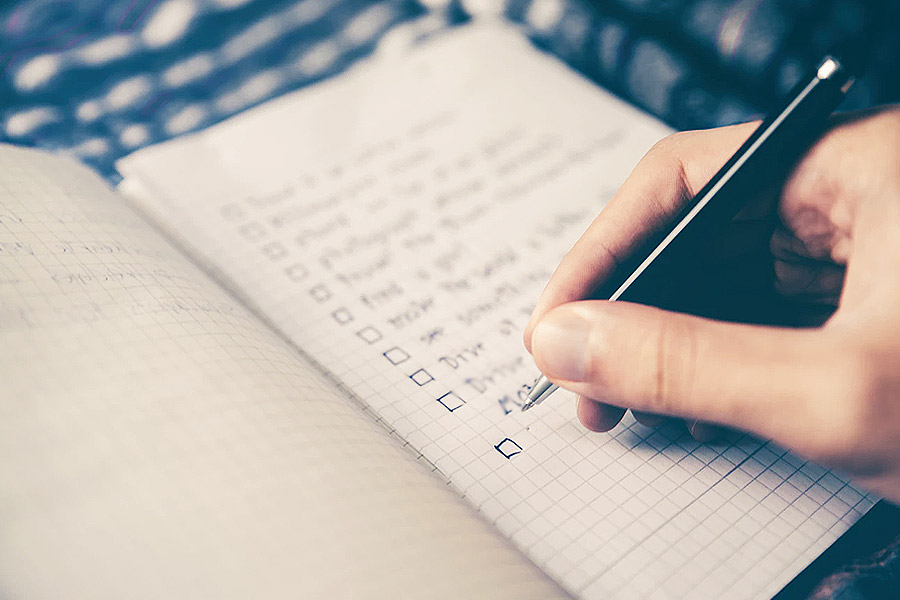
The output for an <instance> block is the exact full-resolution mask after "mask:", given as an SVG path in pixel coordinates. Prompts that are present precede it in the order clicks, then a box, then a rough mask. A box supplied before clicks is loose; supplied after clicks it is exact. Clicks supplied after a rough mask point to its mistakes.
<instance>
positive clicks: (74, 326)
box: [0, 146, 563, 600]
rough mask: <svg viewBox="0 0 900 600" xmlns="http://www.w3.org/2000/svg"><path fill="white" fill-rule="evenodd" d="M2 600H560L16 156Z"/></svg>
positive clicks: (149, 234) (334, 402)
mask: <svg viewBox="0 0 900 600" xmlns="http://www.w3.org/2000/svg"><path fill="white" fill-rule="evenodd" d="M0 523H2V531H3V533H2V535H0V596H2V597H3V598H23V599H30V598H68V599H81V598H85V599H91V600H94V599H117V600H118V599H121V598H130V599H139V598H185V599H188V598H190V599H200V598H209V599H216V600H219V599H223V598H383V599H385V600H387V599H390V598H406V597H415V598H425V597H427V598H444V599H447V600H450V599H456V598H472V597H477V596H479V595H481V594H482V593H483V590H485V589H490V590H491V597H493V598H497V597H502V598H508V599H510V600H512V599H515V600H518V599H519V598H523V597H529V598H533V599H535V600H538V599H543V598H547V597H551V598H560V597H562V596H563V594H562V592H561V591H560V590H559V589H558V588H557V587H556V586H555V585H554V584H553V583H552V582H551V581H550V580H549V579H548V578H546V577H545V576H544V575H543V574H542V573H540V571H539V570H538V569H537V568H535V567H534V566H533V565H531V564H529V563H528V561H527V560H526V559H525V557H523V556H522V555H521V554H520V553H518V552H516V551H515V550H514V549H513V548H512V547H511V546H510V545H509V544H508V543H507V541H506V540H504V539H503V538H502V537H501V536H499V535H497V534H496V532H493V531H492V530H491V529H490V528H489V527H488V526H487V524H485V523H483V522H481V520H480V519H478V518H477V516H476V515H475V514H474V513H473V512H472V511H470V510H469V509H468V507H466V506H465V505H464V504H463V502H461V501H460V500H459V498H457V497H456V496H454V495H453V494H452V493H450V492H448V491H447V490H446V489H445V486H443V485H442V484H441V483H440V482H439V481H437V480H435V478H434V477H432V476H431V475H430V474H429V473H428V472H427V471H425V469H423V468H421V465H418V464H416V462H415V461H414V460H413V459H412V457H410V456H409V455H408V454H407V453H406V452H404V451H403V450H401V449H400V445H399V444H398V443H397V440H394V439H392V438H391V437H390V436H389V435H388V434H387V432H385V431H383V430H382V429H381V428H379V427H378V426H376V425H375V424H374V423H373V422H372V420H371V419H370V418H369V416H368V415H364V414H362V412H361V410H360V409H359V407H358V406H356V405H354V404H353V403H352V402H350V401H349V400H348V399H347V398H346V397H345V396H342V395H340V394H338V393H336V390H335V389H334V387H333V386H332V385H331V384H330V382H328V381H327V380H325V378H324V377H322V376H321V374H320V373H318V372H317V371H315V370H313V369H312V368H311V367H310V365H308V364H306V363H304V362H303V361H302V360H301V359H300V357H299V356H298V355H297V353H296V352H295V351H294V349H293V348H292V347H291V346H290V345H289V344H287V343H285V341H284V340H283V339H281V338H280V337H279V336H277V335H276V334H275V333H274V332H273V331H271V330H270V329H268V328H267V327H266V326H265V325H264V324H263V323H261V322H260V321H259V320H258V319H257V318H256V317H254V316H253V315H252V314H250V313H249V312H248V311H247V310H246V309H244V308H243V307H242V306H240V305H239V304H238V303H237V302H235V301H234V299H233V298H231V297H229V296H228V294H226V293H225V291H224V290H222V289H221V288H219V287H218V286H216V285H215V284H214V283H213V282H212V281H211V280H210V279H209V278H208V277H207V276H206V275H205V274H204V273H203V272H202V271H200V270H199V269H197V268H196V267H194V266H193V265H191V264H190V263H189V262H188V261H187V260H186V259H185V258H184V257H183V256H182V255H180V254H179V253H178V252H177V251H176V250H175V249H174V248H172V247H171V246H170V245H169V244H167V243H166V242H165V240H163V239H162V238H161V237H160V236H159V235H158V233H157V232H155V231H154V230H153V229H152V228H151V227H150V226H149V225H148V224H147V223H146V222H144V221H142V220H141V219H139V218H138V217H137V216H136V215H135V214H134V212H132V211H131V210H128V209H127V207H125V206H123V204H122V200H121V198H119V197H117V196H116V195H115V194H113V193H112V191H111V190H110V189H109V188H108V187H107V186H105V185H104V184H103V182H102V181H101V180H100V179H99V177H98V176H97V175H94V174H92V173H91V172H90V171H88V169H87V168H85V167H83V166H80V165H78V164H76V163H74V162H73V161H71V160H68V159H62V158H58V157H51V156H47V155H45V154H42V153H38V152H36V151H33V150H21V149H12V148H10V147H7V146H0Z"/></svg>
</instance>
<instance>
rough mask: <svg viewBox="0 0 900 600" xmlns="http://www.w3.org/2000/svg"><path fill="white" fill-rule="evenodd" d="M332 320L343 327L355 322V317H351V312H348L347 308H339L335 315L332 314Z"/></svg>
mask: <svg viewBox="0 0 900 600" xmlns="http://www.w3.org/2000/svg"><path fill="white" fill-rule="evenodd" d="M331 318H333V319H334V320H335V321H337V322H338V323H340V324H341V325H344V324H346V323H349V322H350V321H352V320H353V315H351V314H350V311H349V310H347V309H346V308H339V309H337V310H336V311H334V312H333V313H331Z"/></svg>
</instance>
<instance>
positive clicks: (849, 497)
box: [120, 24, 872, 599]
mask: <svg viewBox="0 0 900 600" xmlns="http://www.w3.org/2000/svg"><path fill="white" fill-rule="evenodd" d="M666 133H667V130H666V129H665V128H664V127H663V126H661V125H660V124H658V123H657V122H656V121H654V120H652V119H651V118H649V117H647V116H645V115H643V114H641V113H639V112H637V111H636V110H634V109H632V108H630V107H628V106H627V105H626V104H625V103H623V102H621V101H618V100H616V99H614V98H613V97H611V96H610V95H608V94H606V93H604V92H602V91H600V90H598V89H597V88H595V87H594V86H592V85H591V84H589V83H588V82H586V81H584V80H582V79H580V78H579V77H577V76H576V75H574V74H573V73H571V72H570V71H568V70H567V69H566V68H565V67H563V66H562V65H561V64H559V63H557V62H555V61H554V60H552V59H550V58H548V57H545V56H543V55H542V54H540V53H539V52H538V51H537V50H535V49H533V48H532V47H530V46H529V45H528V44H527V42H526V41H525V40H524V38H522V37H520V36H519V35H518V34H516V33H514V32H511V31H509V30H506V29H502V28H500V27H499V26H493V25H479V24H476V25H471V26H467V27H465V28H462V29H460V30H457V31H456V32H453V33H449V34H447V35H445V36H444V37H442V38H439V39H437V40H434V41H431V42H428V43H427V45H424V46H419V47H416V48H415V49H414V50H411V51H409V53H408V54H398V53H394V54H390V55H381V56H379V57H378V58H377V59H375V60H374V61H372V62H371V63H370V64H369V65H366V66H364V67H362V68H359V69H357V70H356V71H353V72H350V73H348V74H346V75H344V76H342V77H341V78H338V79H337V80H334V81H331V82H328V83H325V84H322V85H320V86H318V87H315V88H313V89H310V90H307V91H303V92H299V93H297V94H294V95H291V96H288V97H286V98H283V99H280V100H278V101H275V102H272V103H269V104H266V105H264V106H262V107H260V108H258V109H255V110H253V111H251V112H249V113H248V114H246V115H243V116H240V117H237V118H235V119H232V120H230V121H227V122H225V123H224V124H221V125H219V126H216V127H213V128H212V129H210V130H208V131H206V132H203V133H201V134H198V135H195V136H192V137H188V138H185V139H183V140H179V141H175V142H171V143H169V144H164V145H162V146H159V147H154V148H150V149H147V150H145V151H141V152H139V153H137V154H136V155H134V156H132V157H130V158H127V159H125V160H124V161H123V162H122V163H121V164H120V170H121V172H122V173H123V174H124V175H125V189H129V186H132V187H131V189H132V190H134V193H135V195H137V196H141V197H143V198H144V199H145V200H144V204H145V206H148V207H149V208H150V209H152V210H153V211H154V212H155V213H156V214H157V215H158V216H159V218H160V219H161V220H162V221H163V222H164V223H166V226H167V227H169V228H171V229H172V230H173V231H176V232H177V234H178V235H179V236H180V238H181V239H183V240H185V243H188V244H190V245H191V246H192V247H193V248H194V249H195V251H196V253H197V254H198V255H200V256H202V257H203V260H204V261H207V262H208V263H209V264H210V265H212V268H214V269H216V270H217V271H219V272H221V273H222V275H223V277H225V278H226V279H227V280H228V281H229V282H230V285H232V286H233V287H234V288H235V289H237V290H239V291H240V293H241V294H242V295H243V296H244V297H245V298H246V299H247V300H246V301H247V302H248V303H250V304H252V305H253V306H255V307H256V308H257V309H258V310H259V311H260V312H262V313H264V314H265V315H266V316H267V317H268V318H269V319H271V321H272V322H273V323H274V324H275V325H276V326H277V327H278V328H279V329H280V331H282V332H283V333H284V334H285V335H287V336H289V337H290V338H291V339H292V340H294V342H295V343H296V344H297V345H298V346H300V347H302V348H304V349H305V350H306V351H307V352H309V353H310V354H311V355H313V356H314V357H315V359H316V360H317V361H318V362H319V363H320V364H321V365H323V366H324V367H325V368H326V369H327V370H328V371H330V372H331V373H332V374H334V375H335V376H336V377H338V378H339V379H340V380H341V381H342V382H344V384H345V385H346V386H347V387H348V388H349V389H351V390H352V391H353V393H355V394H356V395H358V396H359V397H361V398H362V399H363V400H364V401H365V402H366V403H367V404H368V405H369V406H370V407H371V409H372V410H373V411H375V412H376V413H377V414H378V415H379V416H380V417H381V418H382V419H383V420H384V421H385V422H386V423H387V424H389V425H390V427H391V428H393V429H394V430H395V431H396V432H397V433H399V435H400V436H402V437H403V438H404V439H405V440H407V441H408V442H409V443H410V444H411V445H412V446H413V447H415V448H416V449H417V450H418V451H419V452H421V453H422V454H423V455H424V456H426V457H427V458H428V459H429V460H431V461H432V462H434V463H435V464H436V465H437V466H438V468H439V469H440V470H441V471H442V472H443V473H444V474H446V475H447V476H448V477H449V479H450V480H451V482H452V485H453V486H454V487H455V489H456V490H457V491H458V492H459V493H460V494H461V495H462V496H464V497H465V498H466V499H467V500H468V501H469V502H471V503H472V504H473V505H474V506H475V507H477V508H478V510H479V511H481V512H482V513H483V514H484V515H485V516H486V517H487V518H488V519H489V520H490V521H491V522H493V523H494V525H495V526H496V527H497V528H498V529H499V530H500V531H502V532H503V533H504V534H505V535H506V536H507V537H509V538H510V539H511V540H512V541H513V542H514V543H515V544H516V545H517V546H518V547H519V548H521V549H522V550H523V551H524V552H526V553H527V554H528V555H529V556H530V557H531V558H532V559H533V560H534V561H535V562H536V563H537V564H538V565H540V566H541V567H543V568H544V569H545V570H546V571H547V572H548V573H550V574H551V575H553V577H554V578H556V579H557V581H559V582H561V584H563V585H564V586H565V587H566V588H567V589H568V590H569V591H571V592H572V593H574V594H577V595H580V596H583V597H585V598H596V599H600V598H609V597H616V598H685V597H687V598H748V599H749V598H765V597H769V596H771V595H772V594H773V593H774V592H776V591H777V590H778V589H779V588H780V587H781V586H783V585H784V584H785V583H787V582H788V581H789V580H790V579H791V578H792V577H793V576H794V575H796V574H797V573H798V572H799V571H800V570H801V569H802V568H803V567H804V566H806V565H807V564H808V563H809V562H810V561H811V560H812V559H813V558H814V557H815V556H817V555H818V554H819V553H820V552H821V551H822V550H824V549H825V548H826V547H827V546H828V545H829V544H830V543H831V542H832V541H834V540H835V539H836V538H837V537H838V536H839V535H840V534H841V533H842V532H843V531H844V530H846V529H847V528H848V527H849V526H850V524H852V522H853V521H854V520H856V519H857V518H858V517H859V516H860V515H861V514H862V513H863V512H865V510H866V509H867V508H868V507H869V506H870V504H871V502H872V501H871V500H870V499H868V498H866V497H865V496H864V495H863V494H862V493H860V492H858V491H856V490H855V489H853V488H852V487H850V486H848V485H847V483H846V481H845V480H844V479H842V478H841V477H839V476H838V475H835V474H832V473H827V472H826V471H825V470H824V469H822V468H820V467H818V466H816V465H812V464H807V463H805V462H803V461H801V460H799V459H797V458H795V457H793V456H790V455H788V454H785V453H784V451H782V450H780V449H778V448H774V447H771V446H770V445H768V444H763V443H759V442H757V441H754V440H752V439H750V438H746V437H745V438H741V439H740V440H738V441H736V442H735V443H734V444H732V445H729V446H728V447H721V448H714V447H709V446H703V445H698V444H697V443H695V442H693V441H692V440H690V439H688V438H686V437H684V436H681V435H680V434H679V433H678V432H677V431H676V430H674V429H663V430H659V431H654V430H650V429H645V428H643V427H642V426H640V425H638V424H636V423H635V422H634V421H633V420H631V419H628V420H626V421H625V422H624V423H623V424H622V425H620V426H619V427H618V428H617V429H615V430H614V431H613V432H612V433H611V434H602V435H596V434H588V433H586V432H585V431H584V430H583V429H582V428H580V427H579V426H578V424H577V423H576V420H575V416H574V410H573V402H572V398H571V397H570V396H567V395H565V394H562V393H560V394H558V395H556V396H554V398H553V399H552V401H548V402H545V403H544V404H543V405H541V406H540V407H539V408H538V409H535V410H533V411H529V412H528V413H525V414H522V413H521V412H520V411H519V407H520V405H521V404H522V400H523V396H524V393H525V390H526V389H527V384H529V383H530V382H531V381H532V380H533V378H534V376H535V370H534V366H533V363H532V361H531V360H530V358H529V356H528V355H527V353H526V352H525V350H524V349H523V347H522V342H521V333H522V330H523V327H524V325H525V322H526V320H527V318H528V315H529V313H530V311H531V307H532V305H533V303H534V302H535V300H536V299H537V297H538V294H539V292H540V290H541V288H542V286H543V285H544V284H545V283H546V281H547V279H548V277H549V276H550V273H551V272H552V269H553V268H554V267H555V265H556V264H557V263H558V261H559V259H560V258H561V257H562V255H563V254H564V253H565V251H566V250H567V248H568V247H569V246H570V245H571V243H573V241H574V240H575V239H576V238H577V237H578V235H579V234H580V233H581V231H583V229H584V228H585V227H586V225H587V224H588V223H589V222H590V220H591V219H592V218H593V217H594V216H595V215H596V213H597V212H598V211H599V210H600V209H601V208H602V207H603V205H604V204H605V203H606V201H607V200H608V199H609V198H610V196H611V195H612V193H613V192H614V191H615V190H616V188H617V187H618V185H619V184H620V183H621V182H622V181H623V179H624V177H625V176H626V175H627V174H628V173H629V171H630V170H631V168H632V167H633V165H634V164H635V163H636V161H637V160H638V159H639V158H640V157H641V156H642V155H643V153H644V152H646V150H647V149H648V148H649V147H650V146H651V145H652V143H653V142H654V141H656V140H657V139H659V138H660V137H662V136H664V135H665V134H666Z"/></svg>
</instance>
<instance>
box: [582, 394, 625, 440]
mask: <svg viewBox="0 0 900 600" xmlns="http://www.w3.org/2000/svg"><path fill="white" fill-rule="evenodd" d="M575 402H576V404H575V412H576V414H577V415H578V420H579V421H581V423H582V425H584V426H585V427H587V428H588V429H590V430H591V431H597V432H603V431H609V430H610V429H612V428H613V427H615V426H616V425H618V424H619V421H621V420H622V417H624V416H625V409H624V408H619V407H618V406H611V405H609V404H603V403H601V402H594V401H593V400H591V399H590V398H585V397H584V396H578V398H577V399H576V400H575Z"/></svg>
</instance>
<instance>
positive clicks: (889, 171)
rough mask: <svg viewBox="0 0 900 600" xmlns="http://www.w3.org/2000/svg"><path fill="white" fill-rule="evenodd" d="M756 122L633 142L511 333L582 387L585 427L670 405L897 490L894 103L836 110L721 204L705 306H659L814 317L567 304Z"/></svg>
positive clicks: (899, 238)
mask: <svg viewBox="0 0 900 600" xmlns="http://www.w3.org/2000/svg"><path fill="white" fill-rule="evenodd" d="M755 127H756V124H755V123H750V124H744V125H737V126H733V127H726V128H721V129H716V130H711V131H703V132H686V133H678V134H675V135H672V136H670V137H668V138H666V139H664V140H662V141H661V142H660V143H659V144H657V145H656V146H655V147H654V148H653V149H652V150H651V151H650V152H648V153H647V155H646V156H645V157H644V158H643V160H641V162H640V163H639V164H638V166H637V167H636V168H635V170H634V172H633V173H632V174H631V176H630V177H629V178H628V180H627V181H626V182H625V184H624V185H623V186H622V188H621V189H620V190H619V191H618V193H617V194H616V196H615V197H614V198H613V200H612V201H611V202H610V203H609V205H608V206H607V207H606V208H605V209H604V210H603V212H602V214H600V216H598V217H597V219H596V220H595V221H594V222H593V223H592V224H591V225H590V227H589V228H588V230H587V231H586V232H585V233H584V235H583V236H582V237H581V239H580V240H579V241H578V242H577V243H576V244H575V246H574V247H573V248H572V250H571V251H570V252H569V253H568V255H567V256H566V257H565V259H563V261H562V263H561V264H560V265H559V267H558V268H557V270H556V272H555V273H554V275H553V277H552V278H551V280H550V282H549V283H548V285H547V288H546V289H545V290H544V293H543V294H542V295H541V298H540V300H539V301H538V304H537V307H536V308H535V310H534V313H533V314H532V317H531V320H530V321H529V323H528V326H527V327H526V330H525V345H526V347H527V348H528V349H529V351H530V352H532V354H533V355H534V359H535V362H536V363H537V366H538V368H540V370H541V372H543V373H544V374H545V375H546V376H547V377H548V378H549V379H550V380H551V381H553V382H554V383H557V384H558V385H560V386H561V387H564V388H566V389H569V390H572V391H574V392H576V393H577V394H579V398H578V407H577V412H578V417H579V419H580V420H581V422H582V423H583V424H584V425H585V426H586V427H588V428H589V429H592V430H594V431H605V430H608V429H611V428H612V427H614V426H615V425H616V423H618V421H619V420H620V419H621V418H622V415H623V414H624V412H625V409H626V408H631V409H632V410H633V411H635V415H636V417H637V418H638V419H639V420H641V421H643V422H648V423H653V422H654V421H658V420H659V417H658V416H656V415H670V416H674V417H679V418H682V419H685V420H686V421H687V422H688V423H696V422H697V421H706V422H710V423H714V424H717V425H722V426H727V427H733V428H738V429H742V430H745V431H749V432H751V433H754V434H756V435H759V436H761V437H764V438H769V439H772V440H774V441H775V442H776V443H778V444H780V445H782V446H784V447H787V448H789V449H791V450H793V451H794V452H796V453H798V454H800V455H802V456H805V457H807V458H809V459H811V460H814V461H817V462H820V463H822V464H826V465H829V466H832V467H836V468H839V469H841V470H843V471H845V472H847V473H848V474H850V475H851V476H854V477H855V478H856V479H857V481H858V482H859V483H861V484H862V485H864V486H866V487H868V488H869V489H871V490H873V491H875V492H876V493H879V494H881V495H882V496H884V497H886V498H889V499H892V500H894V501H898V502H900V107H885V108H882V109H880V110H878V111H873V112H868V113H860V114H856V115H852V116H849V117H847V116H845V117H843V118H841V119H839V120H837V121H835V123H834V125H833V127H832V128H831V130H830V131H829V133H828V134H827V135H826V136H825V137H823V138H822V139H821V140H820V141H819V142H818V144H817V145H816V146H815V147H814V148H813V149H812V150H811V151H810V152H809V153H808V154H807V156H806V157H805V158H804V159H803V160H802V161H801V162H800V163H799V165H798V166H797V167H796V169H795V170H794V172H793V174H792V175H791V177H790V178H789V179H788V181H787V183H786V184H785V186H784V188H783V189H782V190H781V193H780V195H779V197H777V198H772V199H770V200H771V201H766V200H765V199H762V200H761V202H760V203H759V204H758V205H756V206H752V207H749V208H748V209H747V210H746V211H744V212H743V213H742V214H741V215H739V216H738V218H737V219H735V222H734V223H733V224H732V226H731V229H730V230H729V231H727V232H725V233H726V235H725V236H723V238H722V239H720V240H717V242H716V243H717V249H716V251H715V252H712V253H710V254H711V255H714V256H713V260H711V261H710V263H709V265H708V270H707V269H706V268H705V269H704V270H705V273H704V279H705V280H706V281H708V282H710V287H709V289H707V290H703V291H702V292H701V294H700V296H699V297H706V298H708V297H710V295H711V294H713V292H714V291H716V290H718V291H719V294H718V297H717V298H716V300H717V302H720V304H719V306H718V307H716V306H714V304H715V303H707V305H706V306H705V307H699V308H698V309H697V310H696V311H695V310H691V309H692V304H691V302H692V300H691V298H690V297H683V298H681V299H679V300H678V301H676V302H674V303H673V306H676V307H678V308H679V309H680V310H685V311H687V310H690V311H691V312H696V313H700V314H715V315H726V318H728V319H729V320H743V319H740V317H742V314H734V313H735V312H738V313H743V314H744V315H746V316H748V320H750V319H754V318H756V317H757V316H758V315H751V314H750V312H749V311H750V309H754V308H759V307H776V306H778V307H780V309H779V310H774V308H773V310H766V311H764V313H765V314H764V315H763V316H762V318H761V319H759V318H756V321H757V322H759V321H760V320H763V321H766V322H769V323H772V322H779V321H781V322H783V321H784V316H785V315H789V314H793V315H794V316H795V317H799V318H800V320H797V319H794V320H792V322H794V323H801V322H802V323H804V324H809V323H810V322H812V323H816V322H820V324H819V325H817V326H815V327H806V328H796V327H794V328H788V327H782V326H779V327H775V326H771V325H768V326H763V325H758V324H756V325H751V324H741V323H733V322H728V323H726V322H722V321H716V320H711V319H708V318H703V317H700V316H693V315H687V314H682V313H676V312H667V311H664V310H660V309H658V308H651V307H647V306H640V305H636V304H629V303H626V302H605V301H596V300H594V301H579V299H580V298H584V297H586V296H587V295H588V294H589V293H590V291H591V290H592V289H594V288H596V287H597V286H598V285H599V284H601V283H602V282H603V281H604V278H606V277H608V276H609V274H610V273H611V271H612V269H613V267H614V265H615V264H616V262H617V261H619V260H620V259H621V258H622V257H624V256H626V255H628V253H629V252H630V251H631V250H632V249H633V248H635V247H636V246H638V245H639V244H640V243H641V242H642V240H644V239H646V238H647V237H648V236H649V235H650V234H651V233H653V231H654V228H656V227H658V224H659V223H661V222H663V221H664V220H665V219H666V218H667V217H669V216H671V215H673V214H674V213H676V212H677V211H678V209H679V208H680V207H681V206H682V205H683V203H685V202H686V201H687V200H689V199H690V198H691V197H692V195H693V193H694V192H695V191H697V190H698V189H699V188H700V187H702V186H703V184H705V183H706V182H707V181H708V180H709V179H710V178H711V177H712V176H713V175H714V174H715V172H716V171H717V170H718V168H719V167H720V166H721V165H722V164H724V163H725V161H726V160H727V158H728V157H729V156H731V154H733V153H734V151H735V150H736V149H737V148H738V147H739V146H740V144H741V143H742V142H743V141H744V140H745V139H746V138H747V137H748V136H749V135H750V133H751V132H752V131H753V129H754V128H755ZM773 223H777V227H774V228H773V227H772V226H771V225H772V224H773ZM760 265H768V268H761V267H760ZM722 267H730V268H725V269H723V268H722ZM773 267H774V268H773ZM710 274H715V275H714V276H711V275H710ZM728 274H731V275H736V276H731V277H729V276H728ZM763 274H765V277H763V276H762V275H763ZM770 292H772V293H771V294H770ZM774 293H777V294H778V296H779V297H780V298H781V302H780V303H774V302H772V301H771V300H772V298H773V295H774ZM697 300H698V297H694V298H693V301H694V302H696V301H697ZM722 300H724V301H725V302H721V301H722ZM698 306H699V305H698ZM717 308H718V309H724V310H717ZM729 309H733V310H729ZM782 309H791V310H787V311H785V310H782ZM757 312H758V311H757ZM832 312H833V314H831V313H832ZM829 315H830V316H829ZM825 319H827V320H825ZM823 320H824V324H821V321H823ZM695 430H696V429H695Z"/></svg>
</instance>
